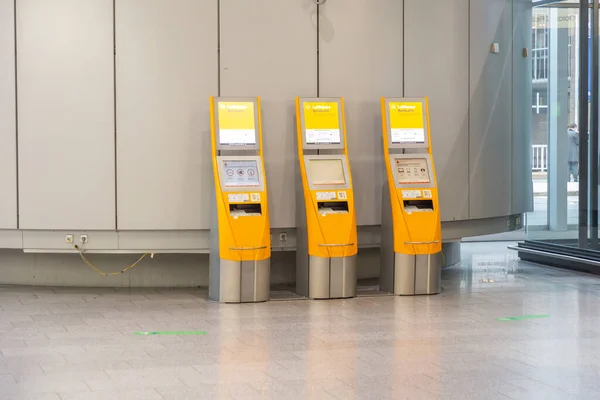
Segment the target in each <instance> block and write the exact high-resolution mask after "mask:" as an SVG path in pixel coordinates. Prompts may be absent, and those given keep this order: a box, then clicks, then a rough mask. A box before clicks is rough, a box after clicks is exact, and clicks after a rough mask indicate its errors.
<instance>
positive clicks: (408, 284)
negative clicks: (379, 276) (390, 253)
mask: <svg viewBox="0 0 600 400" xmlns="http://www.w3.org/2000/svg"><path fill="white" fill-rule="evenodd" d="M389 267H391V268H393V272H392V273H393V279H390V280H388V281H386V282H381V283H380V288H381V290H384V291H386V292H390V293H393V294H395V295H399V296H414V295H420V294H438V293H440V292H441V291H442V253H436V254H423V255H421V254H418V255H414V254H401V253H394V264H393V266H389Z"/></svg>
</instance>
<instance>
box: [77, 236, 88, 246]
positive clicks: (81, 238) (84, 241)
mask: <svg viewBox="0 0 600 400" xmlns="http://www.w3.org/2000/svg"><path fill="white" fill-rule="evenodd" d="M79 241H80V242H81V243H82V244H83V243H87V242H88V235H81V236H79Z"/></svg>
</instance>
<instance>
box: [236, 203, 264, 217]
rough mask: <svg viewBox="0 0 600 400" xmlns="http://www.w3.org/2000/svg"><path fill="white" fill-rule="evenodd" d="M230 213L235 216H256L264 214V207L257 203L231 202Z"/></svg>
mask: <svg viewBox="0 0 600 400" xmlns="http://www.w3.org/2000/svg"><path fill="white" fill-rule="evenodd" d="M229 214H231V215H232V216H234V217H253V216H254V217H255V216H258V215H262V207H261V205H260V204H259V203H256V204H229Z"/></svg>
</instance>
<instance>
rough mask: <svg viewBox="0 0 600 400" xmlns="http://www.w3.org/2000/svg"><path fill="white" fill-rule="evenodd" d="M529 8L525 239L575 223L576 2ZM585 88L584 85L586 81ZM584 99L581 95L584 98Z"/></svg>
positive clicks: (565, 232)
mask: <svg viewBox="0 0 600 400" xmlns="http://www.w3.org/2000/svg"><path fill="white" fill-rule="evenodd" d="M533 5H534V8H533V13H532V51H531V58H532V71H531V72H532V107H531V111H532V168H533V171H532V177H533V199H534V205H533V212H530V213H528V215H527V237H528V238H529V239H540V240H551V239H571V240H575V239H576V238H577V234H578V228H579V184H580V182H579V181H580V176H581V174H580V170H581V168H580V163H579V161H580V160H579V133H578V132H579V124H578V119H579V109H580V98H581V96H580V94H581V90H580V87H581V82H580V72H581V71H580V54H581V49H582V48H587V47H586V46H587V43H586V42H587V41H586V42H582V41H581V40H580V37H579V30H580V24H581V19H580V7H579V2H573V1H537V2H536V1H534V2H533ZM586 88H587V87H586ZM585 104H586V105H587V101H586V103H585Z"/></svg>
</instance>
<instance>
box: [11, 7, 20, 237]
mask: <svg viewBox="0 0 600 400" xmlns="http://www.w3.org/2000/svg"><path fill="white" fill-rule="evenodd" d="M13 29H14V34H13V41H14V51H15V152H16V154H15V174H16V177H15V178H16V184H15V186H16V189H15V190H16V191H17V192H16V193H15V196H16V201H17V204H16V206H17V209H16V210H15V211H16V213H17V229H19V227H20V216H19V214H20V212H19V95H18V93H19V92H18V85H19V83H18V81H17V74H18V72H17V63H18V60H17V0H14V2H13Z"/></svg>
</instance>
